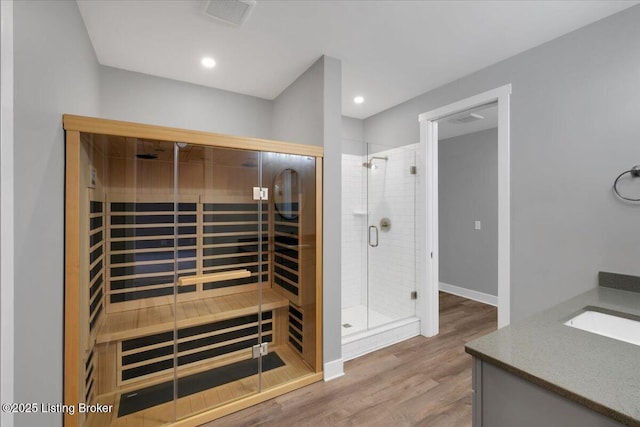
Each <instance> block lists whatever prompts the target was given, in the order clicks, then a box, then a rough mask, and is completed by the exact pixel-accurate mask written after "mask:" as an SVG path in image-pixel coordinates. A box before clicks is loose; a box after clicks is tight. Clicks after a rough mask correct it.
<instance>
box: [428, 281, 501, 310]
mask: <svg viewBox="0 0 640 427" xmlns="http://www.w3.org/2000/svg"><path fill="white" fill-rule="evenodd" d="M440 290H441V291H442V292H446V293H448V294H453V295H458V296H459V297H463V298H467V299H472V300H474V301H478V302H481V303H484V304H489V305H492V306H494V307H497V306H498V297H497V296H494V295H489V294H485V293H483V292H478V291H472V290H471V289H467V288H461V287H460V286H455V285H450V284H449V283H444V282H440Z"/></svg>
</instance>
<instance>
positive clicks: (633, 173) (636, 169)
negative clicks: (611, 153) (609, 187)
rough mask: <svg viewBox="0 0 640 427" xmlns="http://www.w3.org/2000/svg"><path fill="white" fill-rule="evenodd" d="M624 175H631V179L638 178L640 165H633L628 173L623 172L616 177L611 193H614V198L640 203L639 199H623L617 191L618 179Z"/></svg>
mask: <svg viewBox="0 0 640 427" xmlns="http://www.w3.org/2000/svg"><path fill="white" fill-rule="evenodd" d="M626 174H629V175H631V177H632V178H640V165H635V166H634V167H632V168H631V169H629V170H628V171H624V172H622V173H621V174H620V175H618V177H617V178H616V180H615V181H614V182H613V191H614V192H615V193H616V196H618V197H620V198H621V199H623V200H628V201H630V202H640V198H639V199H633V198H630V197H624V196H623V195H621V194H620V192H619V191H618V181H619V180H620V178H622V177H623V176H624V175H626Z"/></svg>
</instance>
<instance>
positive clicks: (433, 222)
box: [418, 85, 511, 336]
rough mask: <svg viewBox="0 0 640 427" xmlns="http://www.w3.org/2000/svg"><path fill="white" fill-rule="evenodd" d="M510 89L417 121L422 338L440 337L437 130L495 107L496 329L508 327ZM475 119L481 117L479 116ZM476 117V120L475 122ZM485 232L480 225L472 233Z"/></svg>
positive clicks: (501, 89) (446, 109) (483, 94)
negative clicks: (422, 219)
mask: <svg viewBox="0 0 640 427" xmlns="http://www.w3.org/2000/svg"><path fill="white" fill-rule="evenodd" d="M510 94H511V85H505V86H502V87H499V88H497V89H494V90H491V91H488V92H484V93H481V94H479V95H476V96H473V97H470V98H467V99H464V100H461V101H458V102H455V103H452V104H449V105H446V106H444V107H440V108H437V109H435V110H432V111H428V112H426V113H423V114H421V115H420V116H419V121H420V135H421V136H420V148H421V149H420V156H421V158H420V162H419V163H421V164H422V165H423V166H424V168H425V170H426V171H427V173H426V174H425V175H424V179H423V180H422V181H421V182H420V184H421V189H420V193H421V194H420V196H421V197H420V198H421V199H423V200H420V202H421V205H422V206H421V207H422V208H423V209H425V218H426V221H425V223H424V226H423V227H421V229H420V230H418V232H419V233H420V234H421V235H422V237H423V238H420V239H419V241H422V242H424V244H423V246H422V248H420V249H421V251H423V253H424V258H425V259H426V262H425V263H421V268H420V269H419V271H418V274H419V280H420V281H422V282H423V283H425V284H426V295H425V298H422V299H421V301H420V304H419V307H418V312H419V313H420V318H421V329H422V330H421V333H422V335H425V336H433V335H436V334H438V332H439V326H440V325H439V298H438V291H439V288H440V250H441V248H440V245H439V226H440V221H439V214H438V210H439V196H440V195H439V176H438V175H439V170H438V149H439V143H438V139H439V138H438V124H439V122H440V121H442V120H445V119H451V118H456V117H459V118H462V117H468V116H469V115H470V114H473V112H474V110H475V111H477V110H478V109H482V108H485V107H488V106H490V105H494V104H495V105H496V107H495V108H496V110H497V122H498V123H497V137H498V138H497V139H498V146H497V167H498V177H497V199H498V209H497V258H498V259H497V284H498V286H497V305H498V327H499V328H501V327H503V326H506V325H508V324H509V321H510V160H509V146H510V141H509V97H510ZM476 115H480V114H478V113H476ZM471 117H472V116H471ZM478 225H479V226H480V227H482V225H481V223H480V224H476V223H475V221H474V224H473V226H474V228H475V227H477V226H478Z"/></svg>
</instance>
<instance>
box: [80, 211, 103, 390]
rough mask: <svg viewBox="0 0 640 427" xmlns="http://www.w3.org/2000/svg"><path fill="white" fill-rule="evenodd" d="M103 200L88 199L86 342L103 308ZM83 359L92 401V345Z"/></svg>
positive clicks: (96, 326)
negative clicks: (87, 331) (87, 332)
mask: <svg viewBox="0 0 640 427" xmlns="http://www.w3.org/2000/svg"><path fill="white" fill-rule="evenodd" d="M104 230H105V227H104V203H103V202H101V201H90V202H89V238H88V241H89V245H88V247H89V254H88V257H89V262H88V265H89V283H88V293H87V295H88V305H89V310H88V312H89V318H88V319H89V341H88V342H89V343H93V342H95V337H96V334H97V332H98V326H99V325H100V319H101V318H102V316H103V312H104V276H105V274H104V272H105V255H104V240H105V232H104ZM88 350H89V353H88V356H87V359H86V360H85V366H84V367H85V370H84V374H85V375H84V380H85V381H84V391H85V396H84V398H85V402H92V401H93V398H94V397H95V392H94V389H95V378H96V375H95V373H96V371H95V363H96V361H95V357H94V350H93V347H91V348H90V349H88Z"/></svg>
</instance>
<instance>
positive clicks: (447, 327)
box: [203, 292, 497, 427]
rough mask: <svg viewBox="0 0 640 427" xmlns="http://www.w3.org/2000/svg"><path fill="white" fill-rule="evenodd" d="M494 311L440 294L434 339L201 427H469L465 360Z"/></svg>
mask: <svg viewBox="0 0 640 427" xmlns="http://www.w3.org/2000/svg"><path fill="white" fill-rule="evenodd" d="M496 325H497V312H496V308H495V307H492V306H489V305H485V304H481V303H478V302H475V301H471V300H467V299H464V298H460V297H457V296H454V295H450V294H445V293H442V292H441V293H440V334H439V335H438V336H436V337H433V338H424V337H415V338H412V339H409V340H407V341H404V342H402V343H399V344H396V345H393V346H391V347H387V348H384V349H382V350H378V351H376V352H374V353H370V354H367V355H365V356H362V357H360V358H358V359H355V360H351V361H349V362H346V363H345V373H346V375H345V376H343V377H341V378H338V379H335V380H333V381H329V382H319V383H315V384H312V385H310V386H307V387H304V388H302V389H299V390H296V391H293V392H291V393H288V394H285V395H283V396H280V397H277V398H275V399H271V400H268V401H266V402H263V403H260V404H258V405H256V406H253V407H251V408H248V409H245V410H243V411H240V412H236V413H234V414H231V415H228V416H226V417H223V418H220V419H219V420H216V421H213V422H210V423H207V424H204V426H203V427H205V426H206V427H220V426H224V427H227V426H278V427H281V426H314V427H315V426H429V427H462V426H471V356H469V355H468V354H466V353H465V352H464V344H465V343H466V342H468V341H470V340H472V339H474V338H477V337H480V336H482V335H485V334H487V333H489V332H491V331H493V330H495V329H496V327H497V326H496Z"/></svg>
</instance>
